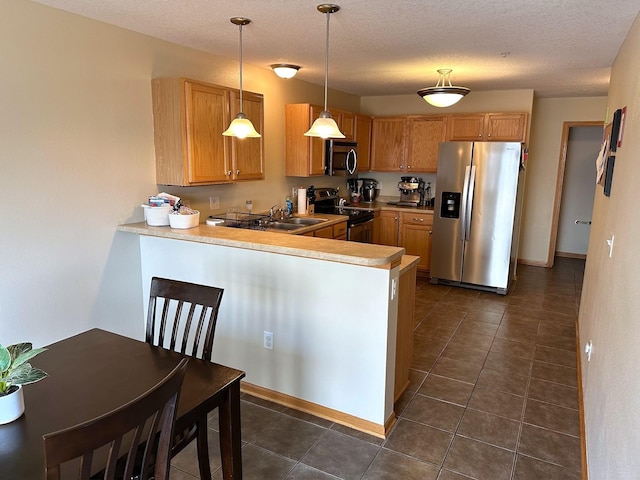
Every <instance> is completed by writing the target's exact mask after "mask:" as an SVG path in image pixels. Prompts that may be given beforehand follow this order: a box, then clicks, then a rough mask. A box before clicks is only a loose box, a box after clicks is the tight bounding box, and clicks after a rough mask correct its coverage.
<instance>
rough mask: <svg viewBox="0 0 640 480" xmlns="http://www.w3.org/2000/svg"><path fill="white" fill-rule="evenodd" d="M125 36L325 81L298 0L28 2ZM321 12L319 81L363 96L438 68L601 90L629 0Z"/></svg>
mask: <svg viewBox="0 0 640 480" xmlns="http://www.w3.org/2000/svg"><path fill="white" fill-rule="evenodd" d="M37 2H38V3H41V4H45V5H49V6H52V7H55V8H59V9H62V10H66V11H69V12H73V13H77V14H79V15H82V16H86V17H90V18H93V19H96V20H100V21H103V22H106V23H110V24H113V25H118V26H120V27H124V28H127V29H130V30H134V31H136V32H140V33H144V34H147V35H151V36H153V37H157V38H161V39H164V40H168V41H171V42H174V43H178V44H181V45H186V46H190V47H193V48H196V49H199V50H204V51H208V52H213V53H216V54H218V55H222V56H227V57H231V58H237V56H238V27H236V26H235V25H232V24H231V23H230V21H229V19H230V18H231V17H234V16H243V17H248V18H250V19H251V20H252V23H251V24H250V25H248V26H246V27H243V47H244V48H243V60H244V62H245V63H250V64H254V65H258V66H263V67H265V68H269V65H270V64H272V63H277V62H287V63H295V64H298V65H301V66H302V69H301V70H300V72H299V73H298V78H300V79H302V80H306V81H308V82H312V83H316V84H320V85H322V84H323V83H324V45H325V33H326V30H325V29H326V16H325V15H323V14H321V13H319V12H318V11H317V10H316V6H317V5H318V4H319V3H320V2H319V1H317V0H315V1H309V0H253V1H250V0H219V1H216V0H106V1H105V0H37ZM337 3H338V5H340V6H341V10H340V11H339V12H337V13H334V14H332V15H331V21H330V26H331V35H330V54H329V85H330V87H331V88H335V89H337V90H341V91H344V92H348V93H352V94H356V95H360V96H368V95H398V94H410V93H414V92H415V91H416V90H418V89H419V88H422V87H427V86H433V85H435V83H436V81H437V79H438V75H437V73H436V70H437V69H438V68H452V69H453V74H452V82H453V83H454V84H456V85H462V86H466V87H469V88H471V90H472V91H473V90H478V91H479V90H503V89H534V90H535V92H536V95H538V96H547V97H549V96H593V95H606V93H607V87H608V83H609V73H610V67H611V65H612V63H613V60H614V58H615V55H616V52H617V51H618V49H619V47H620V45H621V44H622V41H623V39H624V37H625V36H626V34H627V32H628V30H629V28H630V26H631V24H632V22H633V20H634V18H635V17H636V16H637V15H638V12H639V11H640V2H639V1H638V0H607V1H602V0H475V1H472V0H445V1H437V2H436V1H432V2H427V1H425V0H421V1H419V0H386V1H382V0H342V1H341V2H340V1H338V2H337Z"/></svg>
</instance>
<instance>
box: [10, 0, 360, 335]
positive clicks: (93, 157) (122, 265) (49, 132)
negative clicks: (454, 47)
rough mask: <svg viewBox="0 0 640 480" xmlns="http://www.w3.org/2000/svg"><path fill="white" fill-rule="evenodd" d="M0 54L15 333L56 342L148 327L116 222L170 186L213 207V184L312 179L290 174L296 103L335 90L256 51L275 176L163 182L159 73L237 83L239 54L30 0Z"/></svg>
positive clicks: (264, 202) (275, 186)
mask: <svg viewBox="0 0 640 480" xmlns="http://www.w3.org/2000/svg"><path fill="white" fill-rule="evenodd" d="M229 28H231V27H229ZM244 48H245V49H249V48H251V45H250V43H249V42H245V45H244ZM0 58H2V68H1V69H0V105H1V107H0V192H1V194H2V197H3V203H4V211H3V215H2V227H1V232H2V233H1V235H0V342H2V343H3V344H4V343H8V342H14V341H19V340H31V341H33V342H34V343H36V344H43V343H49V342H51V341H54V340H57V339H59V338H62V337H65V336H68V335H71V334H73V333H77V332H79V331H82V330H85V329H87V328H91V327H95V326H99V327H104V328H108V329H110V330H113V331H116V332H120V333H123V334H126V335H130V336H137V337H140V336H141V335H142V325H143V319H142V298H141V295H142V292H141V287H140V278H139V276H140V272H139V258H138V257H139V254H138V246H137V242H138V239H137V237H136V236H134V235H127V234H122V233H118V232H116V226H117V225H118V224H121V223H125V222H131V221H138V220H142V215H143V214H142V208H141V207H140V204H141V203H143V202H144V201H145V199H146V197H147V196H148V195H150V194H154V193H156V192H157V191H158V189H162V190H165V191H168V192H171V193H177V194H179V195H181V196H182V197H184V198H185V199H187V200H189V201H190V202H191V204H192V206H195V207H196V208H200V209H201V210H202V213H203V214H204V215H208V214H209V200H208V198H209V196H219V197H220V202H221V205H222V207H223V208H226V207H228V206H244V202H245V200H246V199H252V200H253V202H254V209H255V210H260V209H268V208H269V207H270V206H271V205H272V204H274V203H276V202H279V203H280V204H282V203H283V202H284V197H285V195H287V193H288V192H289V191H290V187H291V186H294V185H298V184H302V185H305V186H306V185H309V184H310V183H312V182H311V181H310V180H309V179H295V178H289V179H287V178H285V177H284V175H283V172H284V105H285V104H286V103H295V102H314V103H319V104H322V102H323V98H324V89H323V88H322V87H321V86H317V85H311V84H308V83H305V82H301V81H299V80H296V79H293V80H287V81H286V80H282V79H279V78H277V77H276V76H275V75H274V74H273V73H272V72H271V71H270V70H269V69H268V68H258V67H255V66H250V65H245V66H244V87H245V88H246V89H247V90H251V91H256V92H261V93H263V94H264V97H265V128H264V132H262V133H263V135H264V141H265V180H264V181H260V182H248V183H246V184H237V185H225V186H216V187H197V188H169V187H161V186H160V187H159V186H157V185H156V183H155V164H154V147H153V124H152V108H151V78H153V77H156V76H158V77H159V76H186V77H192V78H196V79H200V80H205V81H209V82H212V83H216V84H220V85H226V86H231V87H237V85H238V62H237V60H236V59H224V58H220V57H218V56H214V55H209V54H205V53H203V52H199V51H196V50H192V49H188V48H184V47H180V46H178V45H174V44H171V43H168V42H164V41H160V40H157V39H154V38H151V37H147V36H144V35H140V34H136V33H133V32H130V31H127V30H123V29H120V28H116V27H113V26H110V25H106V24H104V23H100V22H96V21H93V20H89V19H86V18H83V17H80V16H77V15H72V14H68V13H65V12H62V11H59V10H55V9H52V8H49V7H44V6H42V5H39V4H35V3H32V2H29V1H27V0H11V1H0ZM329 101H330V104H331V106H333V107H337V108H343V109H346V110H353V111H356V110H357V109H358V108H359V98H358V97H354V96H351V95H346V94H341V93H337V92H333V91H331V92H330V94H329ZM336 182H339V181H338V180H333V179H329V178H327V179H323V184H326V185H329V184H331V183H336Z"/></svg>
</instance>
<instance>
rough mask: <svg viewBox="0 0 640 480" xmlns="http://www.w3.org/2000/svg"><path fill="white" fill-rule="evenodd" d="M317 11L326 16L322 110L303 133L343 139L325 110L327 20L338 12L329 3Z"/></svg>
mask: <svg viewBox="0 0 640 480" xmlns="http://www.w3.org/2000/svg"><path fill="white" fill-rule="evenodd" d="M317 8H318V11H319V12H321V13H326V14H327V42H326V49H325V57H324V110H323V111H322V113H321V114H320V117H319V118H317V119H316V121H315V122H313V125H311V128H310V129H309V131H308V132H306V133H305V136H307V137H320V138H345V137H344V134H343V133H342V132H341V131H340V129H339V128H338V124H337V123H336V121H335V120H334V119H333V118H331V114H330V113H329V110H327V88H328V87H327V85H328V84H329V18H330V17H331V14H332V13H335V12H337V11H338V10H340V7H339V6H338V5H334V4H331V3H323V4H320V5H318V7H317Z"/></svg>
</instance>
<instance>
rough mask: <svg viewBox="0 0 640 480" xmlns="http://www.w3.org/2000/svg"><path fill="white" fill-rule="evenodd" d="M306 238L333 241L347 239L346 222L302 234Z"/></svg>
mask: <svg viewBox="0 0 640 480" xmlns="http://www.w3.org/2000/svg"><path fill="white" fill-rule="evenodd" d="M302 235H304V236H307V237H318V238H331V239H334V240H346V239H347V222H346V221H345V222H340V223H336V224H335V225H330V226H328V227H320V228H316V229H315V230H312V231H310V232H306V233H303V234H302Z"/></svg>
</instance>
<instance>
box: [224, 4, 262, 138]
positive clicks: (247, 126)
mask: <svg viewBox="0 0 640 480" xmlns="http://www.w3.org/2000/svg"><path fill="white" fill-rule="evenodd" d="M231 23H233V24H234V25H238V28H239V29H240V111H239V112H238V114H237V115H236V117H235V118H234V119H233V121H232V122H231V124H230V125H229V128H227V129H226V130H225V131H224V132H223V133H222V135H224V136H225V137H237V138H247V137H248V138H259V137H260V134H259V133H258V132H257V131H256V129H255V128H254V127H253V123H251V120H249V119H248V118H247V116H246V115H245V114H244V113H243V112H242V106H243V104H242V26H243V25H249V24H250V23H251V20H249V19H248V18H243V17H232V18H231Z"/></svg>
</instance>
